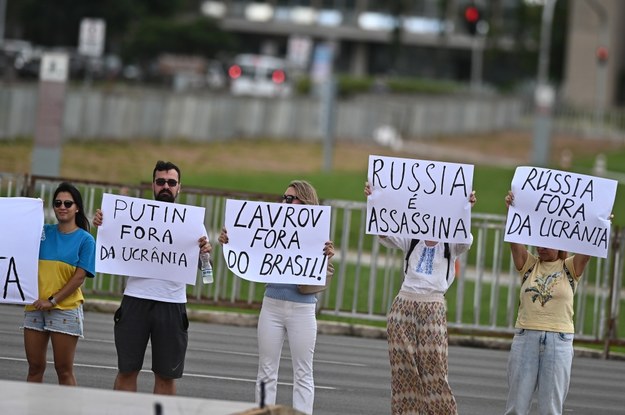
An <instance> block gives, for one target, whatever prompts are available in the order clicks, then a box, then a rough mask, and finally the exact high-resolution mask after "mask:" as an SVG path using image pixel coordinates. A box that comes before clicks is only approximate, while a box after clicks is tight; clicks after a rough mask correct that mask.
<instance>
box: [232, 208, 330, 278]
mask: <svg viewBox="0 0 625 415" xmlns="http://www.w3.org/2000/svg"><path fill="white" fill-rule="evenodd" d="M330 214H331V209H330V207H329V206H312V205H300V204H285V203H266V202H250V201H244V200H231V199H228V200H227V201H226V217H225V226H226V229H227V230H228V239H229V242H228V243H227V244H225V245H224V246H223V253H224V258H225V260H226V264H227V265H228V269H230V271H232V272H234V273H235V274H236V275H238V276H239V277H241V278H243V279H246V280H248V281H254V282H263V283H269V282H273V283H284V284H305V285H324V284H325V280H326V267H327V258H326V256H325V255H324V254H323V247H324V244H325V243H326V241H328V240H329V235H330Z"/></svg>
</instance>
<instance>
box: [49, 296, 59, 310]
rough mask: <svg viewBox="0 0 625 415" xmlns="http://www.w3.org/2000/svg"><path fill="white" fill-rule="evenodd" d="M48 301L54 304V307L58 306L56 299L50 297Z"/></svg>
mask: <svg viewBox="0 0 625 415" xmlns="http://www.w3.org/2000/svg"><path fill="white" fill-rule="evenodd" d="M48 301H50V304H52V305H53V306H54V307H56V306H57V303H56V300H55V299H54V296H53V295H51V296H50V297H48Z"/></svg>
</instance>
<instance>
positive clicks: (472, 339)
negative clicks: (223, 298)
mask: <svg viewBox="0 0 625 415" xmlns="http://www.w3.org/2000/svg"><path fill="white" fill-rule="evenodd" d="M83 307H84V310H85V311H96V312H99V313H110V314H113V313H115V310H117V308H118V307H119V301H112V300H97V299H95V300H89V301H87V302H85V304H84V306H83ZM187 315H188V316H189V320H191V321H199V322H203V323H213V324H223V325H228V326H238V327H256V326H257V324H258V315H257V314H245V313H237V312H229V311H212V310H210V311H209V310H193V309H188V310H187ZM317 331H318V333H319V334H330V335H336V336H352V337H363V338H369V339H386V328H385V327H371V326H366V325H363V324H350V323H342V322H336V321H324V320H317ZM449 345H450V346H465V347H480V348H486V349H492V350H510V346H511V345H512V339H511V338H510V339H502V338H494V337H483V336H469V335H454V334H450V335H449ZM575 356H578V357H594V358H603V352H602V351H601V350H595V349H589V348H585V347H575ZM610 360H621V361H625V353H614V352H612V353H610Z"/></svg>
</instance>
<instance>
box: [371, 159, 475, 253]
mask: <svg viewBox="0 0 625 415" xmlns="http://www.w3.org/2000/svg"><path fill="white" fill-rule="evenodd" d="M367 178H368V180H369V185H370V186H371V191H372V193H371V195H370V196H369V197H368V198H367V219H366V220H367V221H366V225H365V226H366V230H367V233H368V234H370V235H395V236H402V237H406V238H412V239H426V240H429V241H442V242H455V243H469V242H470V241H471V237H470V234H471V203H470V202H469V196H470V194H471V190H472V186H473V185H472V183H473V165H471V164H456V163H445V162H440V161H427V160H413V159H404V158H396V157H384V156H373V155H371V156H369V169H368V173H367Z"/></svg>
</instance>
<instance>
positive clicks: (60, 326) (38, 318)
mask: <svg viewBox="0 0 625 415" xmlns="http://www.w3.org/2000/svg"><path fill="white" fill-rule="evenodd" d="M83 320H84V315H83V312H82V304H81V305H79V306H78V308H74V309H71V310H59V309H55V308H53V309H52V310H45V311H44V310H34V311H25V312H24V326H23V327H22V328H23V329H31V330H37V331H47V332H50V331H54V332H57V333H64V334H69V335H70V336H77V337H79V338H81V339H82V338H84V337H83Z"/></svg>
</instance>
